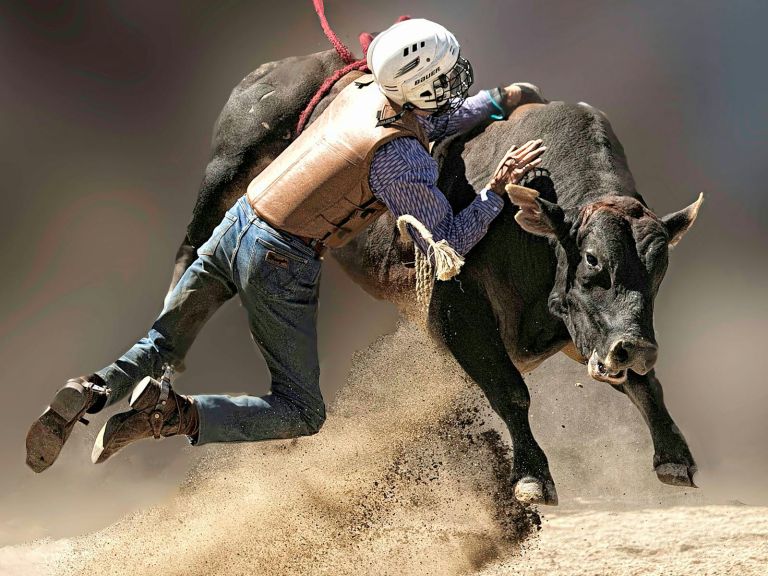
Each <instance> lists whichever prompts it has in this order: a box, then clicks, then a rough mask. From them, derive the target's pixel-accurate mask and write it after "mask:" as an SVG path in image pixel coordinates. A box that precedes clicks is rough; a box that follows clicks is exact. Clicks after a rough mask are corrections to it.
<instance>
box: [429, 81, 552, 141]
mask: <svg viewBox="0 0 768 576" xmlns="http://www.w3.org/2000/svg"><path fill="white" fill-rule="evenodd" d="M530 102H546V100H545V99H544V97H543V96H542V95H541V92H540V91H539V89H538V88H537V87H536V86H534V85H533V84H526V83H518V84H510V85H509V86H505V87H503V88H502V87H499V88H493V89H491V90H481V91H480V92H478V93H477V94H475V95H474V96H470V97H469V98H467V99H466V100H464V103H463V104H462V105H461V107H460V108H459V109H458V110H456V111H455V112H454V113H453V114H447V115H445V116H437V117H434V116H419V121H420V122H421V123H422V124H423V125H424V128H425V129H426V130H427V135H428V136H429V139H430V141H434V140H438V139H440V138H445V137H447V136H451V135H452V134H456V133H458V132H466V131H468V130H471V129H472V128H474V127H475V126H477V125H478V124H479V123H480V122H483V121H487V120H503V119H504V118H506V117H507V116H509V114H510V113H511V112H512V110H514V109H515V108H516V107H517V106H519V105H520V104H528V103H530Z"/></svg>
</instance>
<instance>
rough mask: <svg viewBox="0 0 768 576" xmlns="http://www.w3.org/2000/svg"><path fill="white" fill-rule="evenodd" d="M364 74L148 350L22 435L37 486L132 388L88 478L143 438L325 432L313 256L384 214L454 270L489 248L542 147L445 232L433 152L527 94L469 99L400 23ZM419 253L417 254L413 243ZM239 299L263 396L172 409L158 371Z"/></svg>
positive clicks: (238, 218) (190, 283)
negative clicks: (82, 430) (496, 222)
mask: <svg viewBox="0 0 768 576" xmlns="http://www.w3.org/2000/svg"><path fill="white" fill-rule="evenodd" d="M368 65H369V68H370V69H371V71H372V72H373V77H372V78H371V77H363V78H360V79H359V80H358V81H357V82H355V83H353V84H350V85H349V86H348V87H346V88H345V89H344V90H342V91H341V92H340V94H339V95H338V96H337V97H336V98H335V99H334V101H333V102H332V103H331V104H330V105H329V106H328V108H327V109H326V110H325V112H323V113H322V114H321V115H320V117H319V118H318V119H317V120H316V121H315V122H314V123H313V124H312V125H310V126H309V127H308V128H307V129H306V130H305V131H304V132H303V133H302V134H301V135H300V136H299V137H298V138H297V139H296V140H295V141H294V142H293V143H291V145H290V146H289V147H288V148H287V149H286V150H285V151H284V152H283V153H282V154H281V155H280V156H279V157H278V158H277V159H276V160H275V161H274V162H272V163H271V164H270V165H269V166H268V167H267V168H266V169H265V170H264V171H263V172H262V173H260V174H259V175H258V176H257V177H256V178H254V180H253V181H252V182H251V183H250V185H249V186H248V190H247V193H246V194H245V195H244V196H243V197H242V198H240V200H239V201H238V202H237V203H236V204H235V206H233V207H232V208H231V209H230V210H229V211H228V212H227V213H226V215H225V217H224V219H223V220H222V222H221V224H219V226H218V227H217V228H216V229H215V230H214V231H213V234H212V235H211V237H210V238H209V239H208V241H207V242H206V243H205V244H204V245H202V246H201V247H200V248H199V250H198V252H197V255H198V258H197V259H196V260H195V261H194V262H193V263H192V264H191V266H190V267H189V269H188V270H187V271H186V272H185V273H184V275H183V276H182V277H181V279H180V281H179V283H178V284H177V286H176V287H175V288H174V290H173V291H172V293H171V294H170V295H169V297H168V298H167V301H166V305H165V307H164V309H163V311H162V312H161V314H160V316H159V317H158V318H157V320H156V321H155V323H154V324H153V326H152V329H151V330H150V331H149V333H148V335H147V336H146V337H145V338H142V339H141V340H139V341H138V342H137V343H136V344H135V345H134V346H133V347H132V348H131V349H130V350H128V352H126V353H125V354H124V355H123V356H122V357H121V358H119V359H118V360H117V361H116V362H114V363H113V364H111V365H110V366H108V367H106V368H104V369H103V370H100V371H99V372H96V373H95V374H93V375H91V376H88V377H80V378H76V379H73V380H70V381H68V382H67V384H66V385H65V386H64V387H63V388H61V389H60V390H59V391H58V392H57V393H56V395H55V396H54V399H53V401H52V402H51V404H50V406H49V407H48V408H47V409H46V410H45V411H44V412H43V414H42V415H41V416H40V418H38V419H37V420H36V421H35V422H34V423H33V425H32V427H31V428H30V431H29V433H28V435H27V464H28V465H29V466H30V467H31V468H32V469H33V470H35V471H36V472H41V471H43V470H45V469H47V468H48V467H49V466H50V465H51V464H53V462H54V461H55V459H56V458H57V457H58V454H59V452H60V450H61V448H62V446H63V445H64V443H65V442H66V440H67V438H68V437H69V435H70V434H71V432H72V429H73V428H74V426H75V424H76V423H77V422H78V420H81V419H82V417H83V415H84V414H85V413H95V412H98V411H100V410H102V409H103V408H104V407H105V406H108V405H111V404H113V403H115V402H117V401H119V400H121V399H122V398H124V397H125V396H126V395H127V394H128V392H129V391H130V390H131V388H133V387H134V386H135V388H134V389H133V393H132V394H131V398H130V402H129V404H130V407H131V409H130V410H129V411H127V412H122V413H118V414H115V415H114V416H112V417H111V418H110V419H109V420H108V421H107V422H106V424H105V425H104V427H103V428H102V429H101V431H100V432H99V435H98V438H97V440H96V443H95V446H94V449H93V454H92V460H93V461H94V462H103V461H105V460H106V459H107V458H109V457H110V456H111V455H112V454H114V453H115V452H117V451H118V450H120V449H121V448H122V447H123V446H125V445H127V444H130V443H132V442H134V441H136V440H140V439H142V438H150V437H155V438H160V437H163V436H172V435H176V434H185V435H187V436H188V437H189V438H190V441H191V442H192V443H193V444H196V445H201V444H206V443H209V442H238V441H258V440H267V439H274V438H292V437H296V436H302V435H308V434H314V433H316V432H317V431H318V430H319V429H320V427H321V426H322V424H323V422H324V420H325V405H324V402H323V398H322V395H321V393H320V388H319V385H318V382H319V367H318V357H317V341H316V340H317V338H316V317H317V301H318V283H319V275H320V266H321V260H322V259H321V254H322V253H323V251H324V250H325V249H326V248H328V247H330V248H333V247H338V246H341V245H343V244H344V243H345V242H347V241H348V240H349V239H351V238H352V237H353V236H354V235H355V234H356V233H358V232H360V231H361V230H362V229H363V228H365V227H366V226H367V225H368V224H370V223H371V222H372V221H373V220H374V219H375V218H376V217H378V216H379V215H381V214H382V213H383V212H384V211H386V210H387V209H389V210H390V211H392V212H393V213H394V214H395V215H396V216H400V215H403V214H410V215H412V216H414V217H415V218H417V219H418V220H419V221H420V222H421V223H423V224H424V225H425V226H426V228H427V229H428V230H430V231H431V233H432V235H433V238H434V240H435V241H439V240H442V239H445V240H446V241H447V242H448V243H449V244H450V245H451V246H452V247H453V248H454V249H455V250H456V251H457V252H458V253H459V254H462V255H463V254H466V253H467V252H469V250H470V249H471V248H472V247H473V246H474V245H475V244H476V243H477V242H478V240H480V238H481V237H482V236H483V235H484V234H485V232H486V231H487V229H488V226H489V224H490V223H491V221H492V220H493V219H494V218H495V217H496V215H498V214H499V213H500V211H501V209H502V207H503V205H504V201H503V198H502V194H504V185H505V184H506V183H508V182H512V183H516V182H518V181H519V179H520V178H521V177H522V176H523V175H524V174H525V173H526V172H527V171H528V170H530V169H532V168H534V167H535V166H537V165H538V164H539V162H540V155H541V154H542V152H543V151H544V149H545V148H544V147H543V146H541V141H531V142H528V143H526V144H524V145H523V146H521V147H520V148H516V147H513V148H512V149H510V150H509V151H508V152H507V154H506V155H505V157H504V158H502V159H501V162H500V164H499V166H498V168H497V170H496V172H495V174H494V176H493V178H492V180H491V181H490V182H489V183H488V186H487V187H486V188H484V189H483V190H481V191H479V193H478V196H477V198H476V199H475V200H474V201H473V202H472V203H471V204H470V205H469V206H468V207H467V208H465V209H464V210H463V211H461V212H460V213H459V214H457V215H455V216H454V215H453V213H452V210H451V207H450V204H449V203H448V200H447V199H446V198H445V196H443V194H442V193H441V192H440V190H439V189H438V188H437V187H436V185H435V183H436V181H437V166H436V163H435V162H434V160H433V159H432V158H431V156H430V155H429V151H428V150H429V142H430V141H432V140H435V139H436V138H439V137H442V136H446V135H449V134H451V133H454V132H457V131H461V130H466V129H469V128H471V127H472V126H474V125H476V124H477V123H479V122H481V121H484V120H487V119H489V118H495V119H499V118H503V117H504V115H505V114H507V113H509V112H510V111H511V110H512V109H513V108H514V107H515V106H517V105H519V104H522V103H526V102H532V101H535V102H541V101H543V99H542V98H541V96H540V94H538V90H537V89H536V88H535V87H534V86H532V85H528V84H513V85H511V86H507V87H506V88H503V89H494V90H492V91H483V92H481V93H479V94H478V95H476V96H474V97H472V98H467V92H468V89H469V87H470V85H471V84H472V68H471V66H470V64H469V62H467V60H465V59H464V58H462V57H461V55H460V47H459V44H458V42H457V41H456V38H455V37H454V36H453V35H452V34H451V33H450V32H449V31H448V30H446V29H445V28H443V27H442V26H440V25H439V24H436V23H434V22H430V21H428V20H421V19H413V20H406V21H404V22H401V23H398V24H395V25H394V26H392V27H391V28H389V29H388V30H386V31H384V32H382V33H381V34H379V35H378V36H377V37H376V38H375V39H374V41H373V42H372V44H371V46H370V48H369V50H368ZM416 243H417V245H418V246H419V249H421V250H422V251H424V252H425V253H427V246H426V245H425V244H424V242H423V241H422V240H421V239H420V238H419V237H418V235H417V236H416ZM235 294H238V295H239V296H240V298H241V300H242V302H243V305H244V307H245V309H246V310H247V312H248V318H249V323H250V330H251V333H252V335H253V338H254V340H255V342H256V343H257V344H258V345H259V348H260V349H261V351H262V353H263V355H264V358H265V360H266V362H267V365H268V367H269V370H270V373H271V376H272V385H271V391H270V394H268V395H266V396H263V397H256V396H237V397H231V396H225V395H201V396H182V395H179V394H177V393H176V392H175V391H174V390H173V389H172V387H171V383H170V376H169V374H170V372H166V373H165V374H164V371H165V370H166V368H167V367H174V366H178V365H180V364H181V363H182V361H183V359H184V357H185V355H186V353H187V351H188V350H189V347H190V346H191V345H192V342H193V341H194V339H195V337H196V336H197V334H198V332H199V331H200V329H201V328H202V326H203V325H204V323H205V322H206V320H207V319H208V318H209V317H210V316H211V315H212V314H213V313H214V312H215V311H216V310H217V309H218V308H219V306H221V305H222V304H223V303H224V302H225V301H227V300H228V299H230V298H232V297H233V296H234V295H235ZM161 374H164V376H163V378H162V379H161V380H160V381H159V382H158V381H157V380H156V378H158V377H159V376H160V375H161ZM142 378H144V379H143V380H141V379H142ZM139 380H141V382H140V383H139V384H138V385H136V384H137V382H139Z"/></svg>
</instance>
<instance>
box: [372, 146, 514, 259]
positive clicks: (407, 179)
mask: <svg viewBox="0 0 768 576" xmlns="http://www.w3.org/2000/svg"><path fill="white" fill-rule="evenodd" d="M437 175H438V172H437V163H436V162H435V161H434V159H433V158H432V157H431V156H430V155H429V154H428V153H427V152H426V150H424V148H423V147H422V146H421V144H419V142H418V141H417V140H416V139H415V138H396V139H395V140H392V141H391V142H388V143H387V144H385V145H384V146H382V147H381V148H380V149H379V150H377V152H376V154H375V155H374V157H373V162H372V163H371V173H370V178H369V182H370V185H371V190H372V191H373V193H374V195H375V196H376V197H377V198H378V199H379V200H381V201H382V202H383V203H384V204H385V205H386V206H387V208H389V210H390V211H391V212H392V213H393V214H394V216H395V217H396V218H397V217H400V216H402V215H403V214H410V215H411V216H414V217H415V218H416V219H418V220H419V221H420V222H421V223H422V224H424V225H425V226H426V227H427V229H428V230H429V231H430V232H432V236H433V240H434V241H435V242H439V241H440V240H443V239H445V240H447V241H448V243H449V244H450V245H451V246H452V247H453V249H454V250H456V251H457V252H458V253H459V254H462V255H464V254H466V253H467V252H469V250H470V249H471V248H472V247H473V246H474V245H475V244H476V243H477V242H478V241H479V240H480V239H481V238H482V237H483V236H484V235H485V233H486V231H487V230H488V226H489V225H490V223H491V221H492V220H493V219H494V218H495V217H496V216H497V215H498V214H499V213H500V212H501V209H502V207H503V206H504V201H503V200H502V198H501V196H499V195H498V194H496V193H494V192H486V193H484V194H478V196H477V198H475V200H474V201H472V203H471V204H470V205H469V206H467V207H466V208H465V209H464V210H462V211H461V212H460V213H459V214H456V215H455V216H454V215H453V210H452V209H451V205H450V203H449V202H448V199H447V198H446V197H445V195H444V194H443V193H442V192H441V191H440V189H439V188H438V187H437V186H436V182H437ZM412 237H413V238H415V242H416V245H417V246H418V247H419V248H420V249H421V251H422V252H423V253H424V254H426V253H427V244H426V242H425V241H424V240H423V239H422V238H421V236H420V235H419V234H418V233H415V232H413V231H412Z"/></svg>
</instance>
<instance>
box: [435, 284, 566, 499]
mask: <svg viewBox="0 0 768 576" xmlns="http://www.w3.org/2000/svg"><path fill="white" fill-rule="evenodd" d="M462 276H463V278H462V281H461V282H458V281H449V282H438V283H437V285H436V286H435V290H434V293H433V298H432V303H431V305H430V323H431V325H432V327H433V328H434V330H435V332H436V333H437V334H438V335H439V336H440V338H441V339H442V341H443V342H444V343H445V344H446V346H447V347H448V349H449V350H450V351H451V353H452V354H453V355H454V357H455V358H456V360H457V361H458V362H459V364H460V365H461V367H462V368H463V369H464V370H465V371H466V372H467V374H468V375H469V376H470V377H471V378H472V379H473V380H474V381H475V382H476V383H477V384H478V385H479V386H480V388H481V389H482V390H483V392H484V393H485V396H486V398H487V399H488V402H489V403H490V405H491V407H492V408H493V410H494V411H495V412H496V413H497V414H498V415H499V416H500V417H501V419H502V420H503V421H504V423H505V424H506V425H507V428H508V429H509V433H510V436H511V439H512V478H510V481H511V485H512V486H514V491H515V497H516V498H517V499H518V500H519V501H521V502H526V503H534V504H550V505H556V504H557V492H556V490H555V483H554V481H553V480H552V475H551V474H550V471H549V464H548V462H547V457H546V456H545V455H544V451H543V450H542V449H541V447H540V446H539V444H538V443H537V442H536V439H535V438H534V437H533V432H532V431H531V427H530V424H529V422H528V408H529V406H530V403H531V402H530V395H529V393H528V388H527V387H526V385H525V382H524V381H523V377H522V376H521V375H520V372H519V371H518V370H517V368H516V367H515V366H514V364H513V363H512V361H511V360H510V358H509V355H508V354H507V351H506V349H505V347H504V343H503V341H502V339H501V336H500V334H499V330H498V327H497V323H496V317H495V315H494V313H493V310H492V308H491V304H490V303H489V302H488V300H487V298H486V295H485V293H484V292H483V291H482V290H481V289H480V288H479V287H478V286H476V285H475V284H474V283H473V282H472V281H471V279H470V278H467V277H466V275H464V274H462Z"/></svg>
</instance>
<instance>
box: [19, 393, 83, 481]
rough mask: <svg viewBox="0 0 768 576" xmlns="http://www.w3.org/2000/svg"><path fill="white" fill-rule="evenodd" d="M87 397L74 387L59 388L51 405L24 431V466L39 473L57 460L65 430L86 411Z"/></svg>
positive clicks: (63, 440) (66, 435) (67, 436)
mask: <svg viewBox="0 0 768 576" xmlns="http://www.w3.org/2000/svg"><path fill="white" fill-rule="evenodd" d="M85 402H86V395H85V394H84V393H83V392H81V391H79V390H76V389H75V388H69V387H64V388H61V389H60V390H59V391H58V392H56V395H55V396H54V397H53V401H52V402H51V404H50V406H48V408H46V409H45V411H44V412H43V413H42V414H41V416H40V418H38V419H37V420H35V422H34V423H33V424H32V426H31V427H30V428H29V432H27V466H29V467H30V468H31V469H32V470H33V471H35V472H37V473H40V472H43V471H44V470H47V469H48V468H49V467H50V466H51V465H52V464H53V463H54V462H55V461H56V458H58V456H59V453H60V452H61V449H62V447H63V446H64V443H65V442H66V441H67V439H68V438H69V433H70V432H71V429H70V430H69V431H67V427H68V426H69V425H70V424H72V423H73V421H74V420H76V419H77V418H78V415H79V414H80V413H81V412H82V411H83V409H84V408H85Z"/></svg>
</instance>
